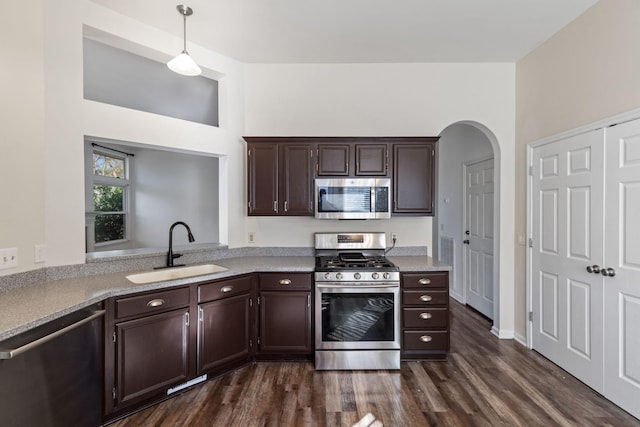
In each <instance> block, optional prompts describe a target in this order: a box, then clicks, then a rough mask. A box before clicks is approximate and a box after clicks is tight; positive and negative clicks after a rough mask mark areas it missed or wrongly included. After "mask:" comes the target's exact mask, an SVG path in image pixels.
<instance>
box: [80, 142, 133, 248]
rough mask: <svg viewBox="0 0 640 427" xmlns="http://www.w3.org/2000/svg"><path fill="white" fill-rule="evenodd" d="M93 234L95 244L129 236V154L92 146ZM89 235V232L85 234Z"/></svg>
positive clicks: (108, 242)
mask: <svg viewBox="0 0 640 427" xmlns="http://www.w3.org/2000/svg"><path fill="white" fill-rule="evenodd" d="M92 154H93V156H92V157H93V185H92V186H91V189H92V191H93V193H92V195H91V199H92V201H93V211H92V212H91V213H92V214H93V215H92V216H93V219H94V221H93V230H92V231H93V238H92V239H91V240H92V241H91V242H88V243H90V244H93V245H95V246H100V245H105V244H112V243H116V242H122V241H124V240H127V239H128V237H129V227H128V219H129V158H128V156H127V155H126V154H119V153H116V152H111V151H110V150H104V149H101V148H99V147H97V146H94V148H93V153H92ZM89 235H91V234H89Z"/></svg>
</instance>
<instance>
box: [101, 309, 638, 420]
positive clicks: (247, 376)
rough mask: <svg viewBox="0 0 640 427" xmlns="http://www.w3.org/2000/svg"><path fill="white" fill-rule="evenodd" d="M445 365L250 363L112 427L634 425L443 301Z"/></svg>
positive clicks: (557, 371) (594, 395)
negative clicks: (352, 367)
mask: <svg viewBox="0 0 640 427" xmlns="http://www.w3.org/2000/svg"><path fill="white" fill-rule="evenodd" d="M450 305H451V352H450V354H449V357H448V360H447V361H411V362H402V365H401V369H400V371H354V372H349V371H315V370H314V367H313V364H312V363H309V362H260V363H256V364H253V365H248V366H245V367H243V368H240V369H238V370H236V371H234V372H231V373H229V374H226V375H223V376H221V377H218V378H214V379H211V380H209V381H208V382H206V383H203V384H200V385H197V386H195V387H193V388H191V389H189V390H185V391H184V392H182V393H181V394H180V395H178V396H175V397H173V398H172V399H169V400H166V401H164V402H161V403H159V404H157V405H155V406H152V407H150V408H147V409H145V410H142V411H140V412H138V413H136V414H133V415H130V416H129V417H126V418H124V419H122V420H119V421H116V422H114V423H113V424H112V427H133V426H145V427H147V426H154V427H175V426H181V427H182V426H190V427H200V426H206V427H208V426H225V427H228V426H233V427H235V426H240V427H262V426H265V427H267V426H278V427H280V426H285V427H289V426H292V427H298V426H299V427H309V426H313V427H316V426H317V427H324V426H331V427H334V426H345V427H350V426H352V425H353V424H354V423H356V422H357V421H358V420H360V419H361V418H362V417H363V416H365V415H366V414H367V413H368V412H370V413H371V414H372V415H373V416H374V417H375V418H376V420H378V421H380V422H382V423H383V425H384V426H386V427H393V426H402V427H428V426H443V427H447V426H451V427H467V426H482V427H485V426H486V427H493V426H496V425H504V426H518V425H521V426H527V427H529V426H615V427H620V426H630V427H631V426H635V427H640V420H638V419H636V418H633V417H632V416H631V415H629V414H627V413H626V412H624V411H622V410H621V409H620V408H618V407H617V406H615V405H613V404H612V403H611V402H609V401H607V400H606V399H604V398H603V397H602V396H600V395H599V394H597V393H595V392H594V391H593V390H591V389H590V388H588V387H587V386H585V385H584V384H582V383H581V382H580V381H578V380H577V379H575V378H574V377H572V376H571V375H569V374H568V373H567V372H565V371H564V370H562V369H561V368H559V367H558V366H556V365H554V364H553V363H551V362H549V361H548V360H547V359H545V358H544V357H542V356H540V355H539V354H537V353H536V352H533V351H530V350H528V349H527V348H525V347H523V346H522V345H520V344H518V343H516V342H514V341H513V340H499V339H497V338H496V337H495V336H494V335H492V334H491V333H490V332H489V330H490V328H491V324H490V322H489V321H488V320H487V319H486V318H484V317H482V316H480V315H479V314H477V313H475V312H474V311H472V310H470V309H468V308H466V307H464V306H462V305H460V304H459V303H457V302H456V301H454V300H451V304H450Z"/></svg>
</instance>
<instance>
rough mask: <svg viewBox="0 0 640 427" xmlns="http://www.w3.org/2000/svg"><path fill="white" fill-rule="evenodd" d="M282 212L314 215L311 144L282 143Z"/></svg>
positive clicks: (285, 213)
mask: <svg viewBox="0 0 640 427" xmlns="http://www.w3.org/2000/svg"><path fill="white" fill-rule="evenodd" d="M280 151H281V156H282V157H281V158H282V171H281V174H282V175H281V176H280V178H281V182H282V190H281V193H280V194H281V195H282V197H281V198H280V199H281V201H280V203H281V206H280V212H282V213H284V215H297V216H304V215H313V206H312V201H313V196H312V191H313V150H312V148H311V145H309V144H305V145H300V144H281V145H280Z"/></svg>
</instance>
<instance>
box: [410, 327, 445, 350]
mask: <svg viewBox="0 0 640 427" xmlns="http://www.w3.org/2000/svg"><path fill="white" fill-rule="evenodd" d="M402 338H403V343H402V348H403V350H405V351H410V350H418V351H420V350H423V351H427V350H448V349H449V333H448V332H447V331H404V332H403V334H402Z"/></svg>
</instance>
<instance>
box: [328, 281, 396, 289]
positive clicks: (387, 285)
mask: <svg viewBox="0 0 640 427" xmlns="http://www.w3.org/2000/svg"><path fill="white" fill-rule="evenodd" d="M316 287H317V288H334V289H335V288H356V289H379V288H399V287H400V284H399V283H380V284H375V283H372V284H367V285H358V284H356V285H350V284H349V283H317V282H316Z"/></svg>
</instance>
